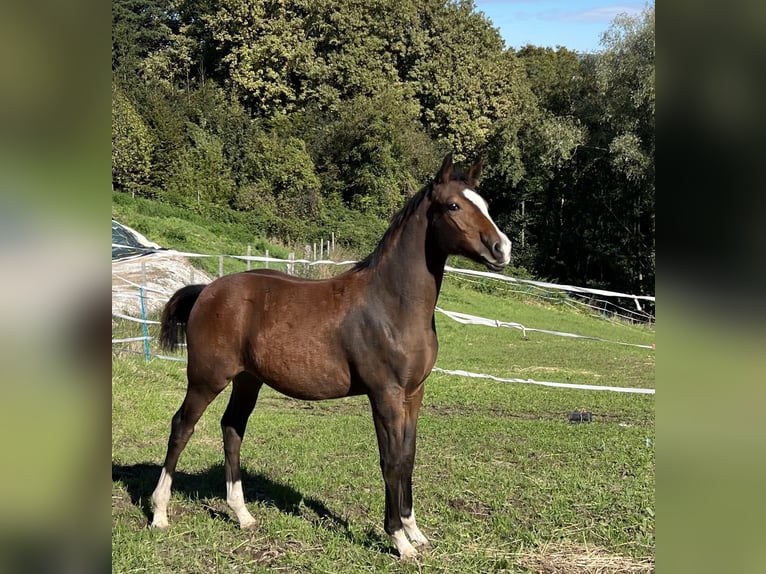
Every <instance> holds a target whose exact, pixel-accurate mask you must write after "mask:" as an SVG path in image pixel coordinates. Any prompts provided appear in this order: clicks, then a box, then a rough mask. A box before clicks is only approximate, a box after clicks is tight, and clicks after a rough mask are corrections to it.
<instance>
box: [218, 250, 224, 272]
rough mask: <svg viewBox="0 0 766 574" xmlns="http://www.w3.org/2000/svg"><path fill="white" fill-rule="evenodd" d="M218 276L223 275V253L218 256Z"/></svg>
mask: <svg viewBox="0 0 766 574" xmlns="http://www.w3.org/2000/svg"><path fill="white" fill-rule="evenodd" d="M218 277H223V255H219V256H218Z"/></svg>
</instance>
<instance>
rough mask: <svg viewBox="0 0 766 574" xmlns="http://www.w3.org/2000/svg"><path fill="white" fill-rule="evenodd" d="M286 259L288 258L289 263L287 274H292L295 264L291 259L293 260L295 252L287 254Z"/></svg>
mask: <svg viewBox="0 0 766 574" xmlns="http://www.w3.org/2000/svg"><path fill="white" fill-rule="evenodd" d="M287 259H289V260H290V263H288V264H287V274H288V275H292V274H293V272H294V271H295V269H294V267H295V264H294V263H293V261H295V253H292V252H291V253H290V255H288V256H287Z"/></svg>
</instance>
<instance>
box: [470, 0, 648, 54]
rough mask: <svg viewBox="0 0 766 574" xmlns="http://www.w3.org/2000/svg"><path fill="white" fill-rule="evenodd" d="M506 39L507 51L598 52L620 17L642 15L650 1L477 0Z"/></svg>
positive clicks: (480, 7)
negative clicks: (529, 46)
mask: <svg viewBox="0 0 766 574" xmlns="http://www.w3.org/2000/svg"><path fill="white" fill-rule="evenodd" d="M474 4H475V5H476V9H477V10H478V11H480V12H484V15H485V16H487V17H488V18H489V19H490V20H491V21H492V23H493V25H494V26H495V28H498V29H499V30H500V35H501V36H502V37H503V39H504V40H505V46H506V48H520V47H522V46H525V45H527V44H532V45H534V46H543V47H544V46H549V47H551V48H555V47H556V46H564V47H565V48H568V49H570V50H573V51H576V52H596V51H599V50H600V49H601V45H600V40H601V34H603V33H604V32H605V31H606V30H607V29H608V28H609V26H610V24H611V22H612V20H613V19H614V17H615V16H616V15H617V14H620V13H628V14H638V13H640V12H641V11H642V10H643V9H644V8H645V7H646V5H647V4H646V2H644V1H640V2H621V1H619V0H611V1H610V0H474Z"/></svg>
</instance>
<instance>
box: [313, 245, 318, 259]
mask: <svg viewBox="0 0 766 574" xmlns="http://www.w3.org/2000/svg"><path fill="white" fill-rule="evenodd" d="M316 260H317V242H316V241H315V242H314V259H313V261H316Z"/></svg>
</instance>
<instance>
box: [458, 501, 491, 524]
mask: <svg viewBox="0 0 766 574" xmlns="http://www.w3.org/2000/svg"><path fill="white" fill-rule="evenodd" d="M449 505H450V508H454V509H455V510H459V511H461V512H467V513H468V514H470V515H471V516H473V517H474V518H477V519H480V520H486V519H488V518H489V517H490V516H492V509H491V508H490V507H489V505H487V504H484V503H483V502H482V501H480V500H465V499H463V498H453V499H452V500H450V501H449Z"/></svg>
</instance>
